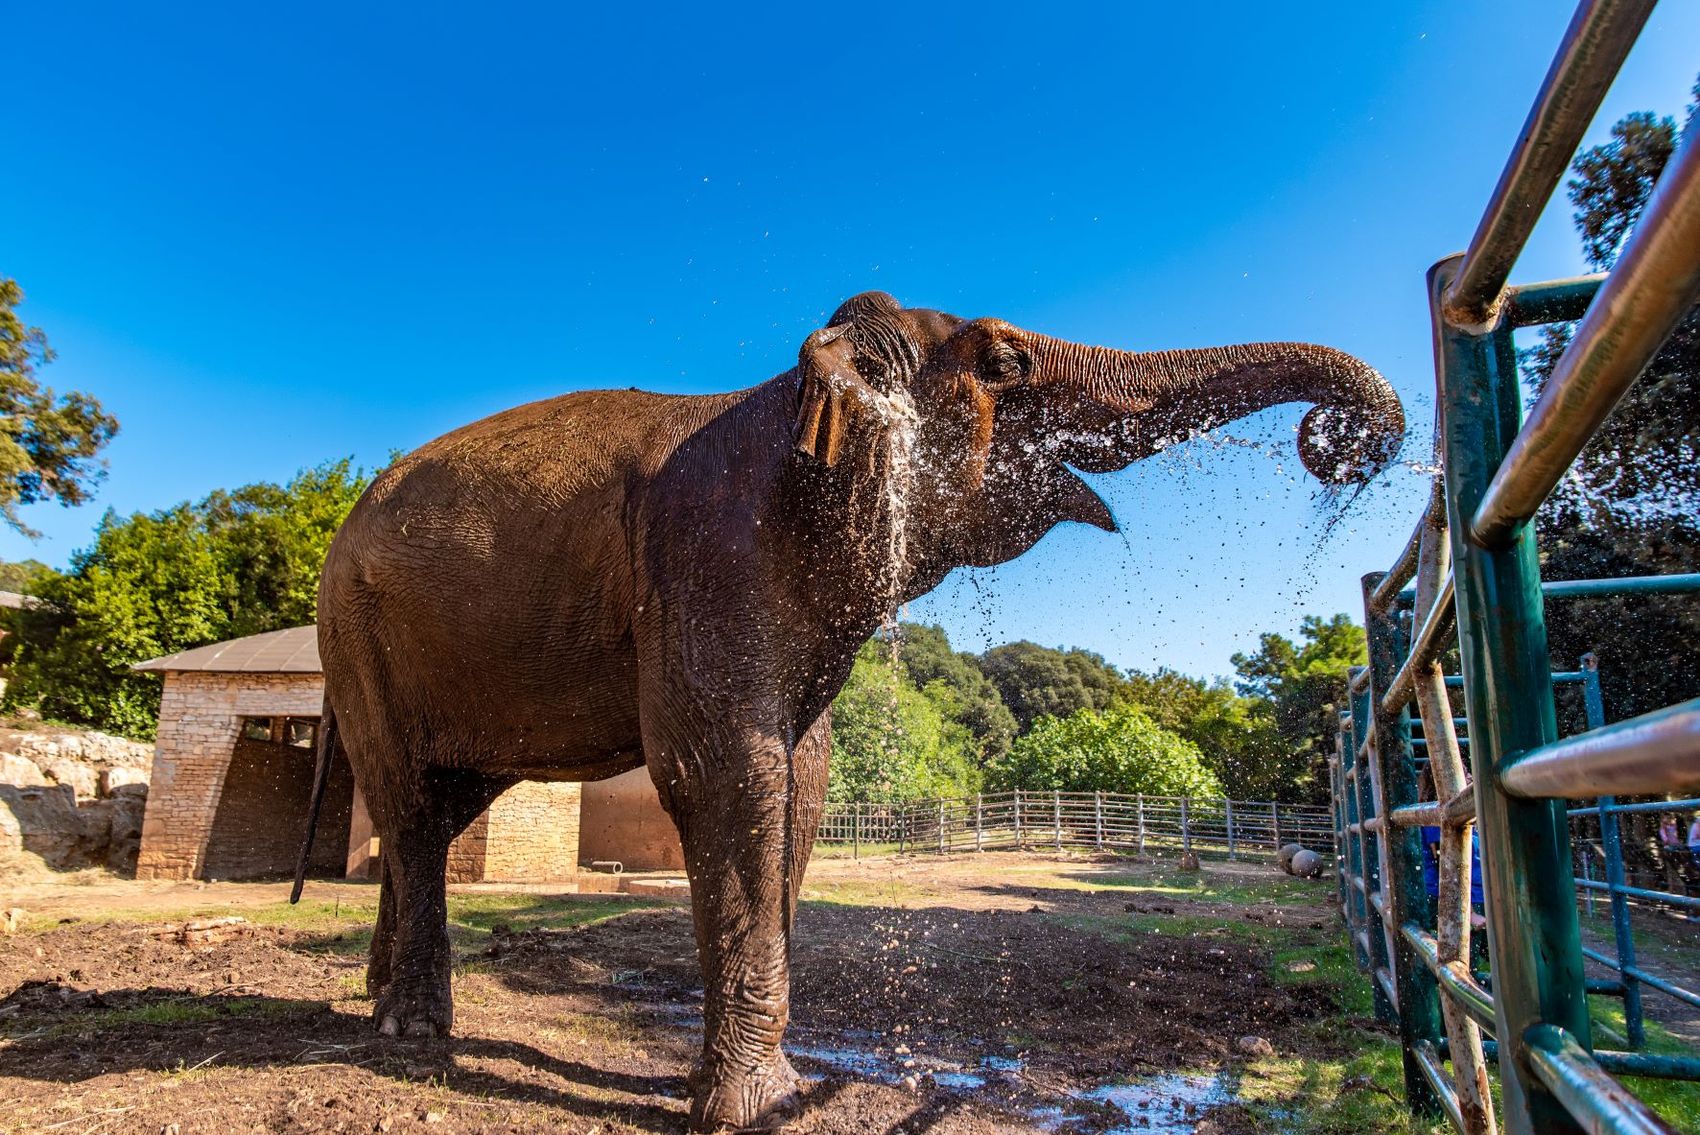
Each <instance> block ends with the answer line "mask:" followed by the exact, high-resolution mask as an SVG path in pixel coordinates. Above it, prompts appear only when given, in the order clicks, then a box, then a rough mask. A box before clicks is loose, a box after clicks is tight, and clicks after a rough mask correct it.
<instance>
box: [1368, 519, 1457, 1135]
mask: <svg viewBox="0 0 1700 1135" xmlns="http://www.w3.org/2000/svg"><path fill="white" fill-rule="evenodd" d="M1426 523H1427V518H1426V516H1425V518H1424V522H1423V523H1421V524H1418V526H1417V536H1419V537H1420V535H1421V534H1422V533H1423V532H1424V531H1425V530H1426ZM1419 547H1420V540H1419ZM1386 579H1387V577H1386V576H1383V575H1382V574H1381V573H1379V572H1372V573H1370V574H1369V575H1366V576H1364V577H1363V580H1362V581H1361V587H1362V590H1363V597H1364V633H1365V636H1366V639H1367V641H1368V645H1369V676H1370V679H1369V694H1368V697H1367V698H1366V700H1367V702H1368V703H1369V705H1370V706H1371V707H1373V710H1374V713H1375V739H1376V740H1375V751H1374V753H1373V754H1372V755H1371V761H1372V763H1371V766H1370V767H1371V770H1372V779H1373V780H1374V782H1375V788H1376V796H1377V799H1376V811H1377V813H1378V815H1377V816H1376V818H1375V819H1374V820H1373V821H1370V822H1372V823H1375V824H1376V825H1377V828H1376V837H1377V840H1376V842H1377V845H1378V847H1379V849H1380V851H1381V856H1382V858H1383V860H1384V861H1385V863H1384V867H1385V870H1384V871H1383V873H1382V891H1383V894H1384V895H1385V903H1384V906H1385V909H1384V910H1383V912H1382V926H1383V930H1384V931H1385V932H1386V934H1387V938H1388V942H1387V945H1388V956H1389V958H1390V964H1391V967H1392V971H1393V985H1394V987H1395V992H1396V996H1395V997H1394V1002H1395V1004H1396V1005H1397V1006H1398V1008H1399V1021H1398V1024H1399V1040H1400V1045H1401V1048H1402V1057H1403V1061H1404V1072H1405V1104H1406V1106H1407V1107H1409V1108H1410V1109H1411V1111H1412V1112H1413V1113H1415V1114H1416V1115H1419V1116H1424V1117H1436V1116H1439V1115H1440V1113H1441V1111H1442V1109H1443V1108H1444V1107H1445V1104H1444V1103H1443V1102H1442V1101H1441V1099H1440V1098H1439V1097H1438V1096H1437V1095H1436V1094H1435V1093H1434V1090H1433V1086H1432V1085H1431V1084H1430V1082H1429V1079H1428V1077H1427V1076H1426V1075H1425V1074H1424V1072H1423V1068H1422V1064H1421V1062H1420V1060H1419V1059H1418V1057H1417V1046H1418V1045H1419V1044H1428V1045H1433V1044H1434V1043H1435V1042H1436V1041H1438V1040H1440V1038H1441V1036H1442V1033H1443V1026H1442V1023H1441V1017H1440V993H1439V991H1438V989H1437V988H1436V985H1435V978H1434V975H1433V974H1432V973H1431V972H1429V969H1428V967H1427V966H1425V965H1423V964H1422V961H1421V959H1420V958H1419V957H1417V956H1416V955H1415V953H1413V951H1412V949H1411V946H1410V944H1409V943H1408V942H1406V941H1405V939H1404V937H1403V936H1402V935H1399V934H1396V933H1395V928H1396V927H1398V926H1401V925H1403V924H1404V923H1406V922H1414V923H1416V924H1417V925H1419V926H1426V925H1428V924H1429V923H1430V922H1432V921H1433V918H1434V912H1433V910H1432V909H1431V904H1430V902H1429V896H1428V888H1427V887H1425V886H1424V885H1423V845H1422V833H1420V832H1417V831H1414V830H1409V829H1401V828H1398V827H1396V826H1389V827H1388V829H1387V830H1382V824H1381V821H1382V817H1384V816H1389V815H1392V814H1393V813H1394V811H1395V809H1398V808H1402V807H1407V806H1409V805H1412V804H1415V803H1416V802H1417V795H1418V793H1417V775H1416V767H1415V765H1414V764H1413V763H1412V760H1411V716H1410V714H1409V713H1407V712H1406V711H1405V707H1404V702H1403V701H1401V702H1399V703H1397V704H1394V703H1393V701H1392V699H1391V698H1390V697H1383V696H1382V691H1383V690H1384V689H1387V687H1388V684H1389V683H1392V682H1396V681H1397V678H1396V677H1395V675H1403V674H1407V673H1408V672H1409V671H1410V666H1411V659H1413V658H1415V657H1416V655H1415V653H1414V652H1413V653H1412V654H1411V657H1410V658H1406V659H1405V663H1404V665H1403V666H1401V665H1400V659H1401V657H1403V656H1404V655H1405V654H1406V653H1407V651H1408V650H1410V649H1411V647H1410V643H1409V641H1408V640H1407V638H1406V636H1405V633H1404V630H1403V626H1402V624H1401V622H1400V620H1399V619H1398V618H1397V617H1396V616H1395V615H1394V614H1393V612H1392V611H1391V610H1389V609H1388V608H1386V607H1385V606H1383V607H1377V606H1376V596H1377V595H1378V594H1379V593H1380V592H1381V590H1382V587H1381V585H1382V584H1383V583H1384V582H1386ZM1406 700H1409V695H1408V694H1407V697H1406ZM1354 708H1355V707H1354ZM1366 826H1367V824H1366Z"/></svg>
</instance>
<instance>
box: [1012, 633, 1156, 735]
mask: <svg viewBox="0 0 1700 1135" xmlns="http://www.w3.org/2000/svg"><path fill="white" fill-rule="evenodd" d="M980 669H981V670H982V671H984V672H985V675H986V677H987V678H989V679H991V682H992V684H993V685H994V686H996V687H997V689H998V693H999V694H1001V695H1002V696H1003V701H1004V704H1005V705H1007V706H1008V707H1009V710H1010V712H1011V713H1013V714H1014V715H1015V720H1016V724H1017V725H1018V726H1019V727H1020V729H1021V730H1022V731H1023V732H1025V731H1027V730H1029V729H1031V728H1032V727H1033V723H1034V722H1036V721H1037V720H1039V718H1041V717H1047V716H1049V717H1066V716H1068V715H1069V714H1071V713H1073V712H1074V711H1075V710H1078V709H1104V708H1106V707H1107V706H1109V704H1110V703H1111V702H1112V701H1114V700H1115V698H1116V695H1117V694H1118V693H1119V692H1120V691H1121V689H1122V687H1123V686H1124V685H1125V684H1126V683H1125V681H1124V679H1123V678H1122V676H1121V673H1120V672H1119V671H1117V670H1116V668H1115V667H1114V666H1111V665H1110V664H1109V663H1108V662H1105V661H1104V659H1103V658H1102V657H1101V656H1099V655H1097V654H1093V653H1092V652H1091V651H1089V650H1079V649H1074V650H1068V651H1063V650H1052V649H1051V648H1049V647H1045V646H1039V645H1038V644H1037V643H1031V642H1012V643H1007V644H1005V645H1003V646H996V647H993V648H992V649H991V650H988V651H986V653H984V654H982V655H981V656H980Z"/></svg>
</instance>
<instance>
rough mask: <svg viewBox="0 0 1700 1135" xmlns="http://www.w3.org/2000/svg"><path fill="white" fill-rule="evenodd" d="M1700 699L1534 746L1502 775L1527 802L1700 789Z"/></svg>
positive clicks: (1503, 781) (1508, 788) (1505, 784)
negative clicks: (1537, 746) (1551, 798)
mask: <svg viewBox="0 0 1700 1135" xmlns="http://www.w3.org/2000/svg"><path fill="white" fill-rule="evenodd" d="M1696 753H1700V698H1695V699H1694V700H1692V701H1686V702H1683V703H1682V704H1681V705H1673V706H1671V707H1669V708H1668V709H1661V710H1658V711H1656V712H1653V713H1648V714H1644V715H1642V716H1641V717H1635V718H1631V719H1630V720H1628V721H1620V722H1618V723H1617V724H1615V725H1608V726H1606V727H1605V728H1604V729H1595V730H1593V731H1591V732H1588V733H1583V734H1580V735H1578V736H1575V737H1567V738H1565V739H1564V740H1562V741H1554V742H1553V743H1552V744H1550V745H1542V746H1540V747H1539V748H1537V749H1532V750H1530V751H1529V752H1528V753H1526V754H1525V755H1524V756H1523V757H1522V758H1521V759H1519V760H1518V761H1517V762H1516V763H1515V764H1513V765H1511V766H1510V767H1509V768H1507V769H1505V771H1504V772H1502V773H1501V774H1500V787H1501V788H1502V789H1503V790H1504V791H1505V792H1506V793H1508V794H1509V795H1511V796H1516V797H1520V798H1522V799H1525V800H1533V799H1541V798H1548V797H1558V798H1562V799H1569V800H1583V799H1588V798H1590V797H1594V796H1636V795H1644V794H1648V793H1653V792H1688V791H1700V759H1696V757H1695V754H1696Z"/></svg>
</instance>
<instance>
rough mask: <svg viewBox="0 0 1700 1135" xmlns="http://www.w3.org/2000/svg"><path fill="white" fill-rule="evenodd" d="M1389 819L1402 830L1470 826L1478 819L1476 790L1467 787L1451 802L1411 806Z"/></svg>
mask: <svg viewBox="0 0 1700 1135" xmlns="http://www.w3.org/2000/svg"><path fill="white" fill-rule="evenodd" d="M1389 818H1390V819H1391V820H1392V822H1393V825H1394V826H1395V827H1401V828H1420V827H1437V828H1445V827H1450V826H1455V825H1459V824H1468V823H1470V822H1471V821H1472V820H1474V819H1475V818H1476V790H1475V788H1474V787H1473V786H1471V785H1465V786H1464V787H1463V788H1461V789H1459V791H1458V794H1457V795H1456V796H1453V797H1452V798H1451V799H1449V800H1430V801H1428V802H1426V803H1423V804H1409V805H1406V806H1405V807H1403V808H1400V809H1398V810H1396V811H1394V812H1393V813H1392V815H1391V816H1390V817H1389Z"/></svg>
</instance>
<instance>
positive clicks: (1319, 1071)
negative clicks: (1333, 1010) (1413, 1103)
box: [1239, 1034, 1451, 1135]
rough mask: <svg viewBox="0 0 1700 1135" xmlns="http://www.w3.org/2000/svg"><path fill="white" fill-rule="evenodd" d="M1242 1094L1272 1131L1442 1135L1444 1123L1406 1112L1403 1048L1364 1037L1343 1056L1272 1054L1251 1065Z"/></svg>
mask: <svg viewBox="0 0 1700 1135" xmlns="http://www.w3.org/2000/svg"><path fill="white" fill-rule="evenodd" d="M1239 1089H1240V1096H1241V1098H1242V1099H1244V1100H1245V1101H1246V1105H1247V1106H1248V1107H1249V1108H1250V1109H1251V1110H1252V1112H1253V1113H1254V1114H1255V1115H1257V1116H1258V1118H1259V1119H1260V1120H1262V1121H1263V1122H1264V1123H1265V1124H1266V1125H1267V1127H1268V1128H1269V1129H1270V1130H1276V1131H1283V1132H1292V1133H1293V1135H1380V1133H1385V1135H1396V1133H1397V1135H1407V1133H1418V1132H1420V1133H1422V1135H1430V1133H1433V1135H1440V1133H1441V1132H1447V1131H1450V1130H1451V1127H1450V1126H1449V1125H1448V1124H1447V1123H1446V1122H1445V1121H1444V1120H1442V1121H1440V1122H1438V1123H1433V1124H1426V1123H1421V1122H1417V1121H1415V1120H1413V1119H1412V1118H1411V1115H1410V1112H1408V1111H1407V1110H1406V1109H1405V1080H1404V1071H1403V1065H1402V1061H1401V1057H1400V1052H1399V1046H1398V1044H1397V1043H1396V1042H1394V1041H1392V1040H1386V1039H1382V1038H1379V1037H1373V1036H1367V1035H1361V1034H1360V1042H1359V1044H1358V1046H1357V1051H1356V1052H1355V1053H1352V1054H1350V1055H1346V1056H1340V1057H1322V1058H1319V1057H1313V1056H1284V1055H1283V1056H1273V1057H1264V1058H1261V1059H1258V1060H1255V1061H1253V1062H1252V1063H1251V1064H1249V1065H1247V1067H1246V1069H1245V1072H1244V1073H1243V1074H1242V1076H1241V1078H1240V1084H1239Z"/></svg>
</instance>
